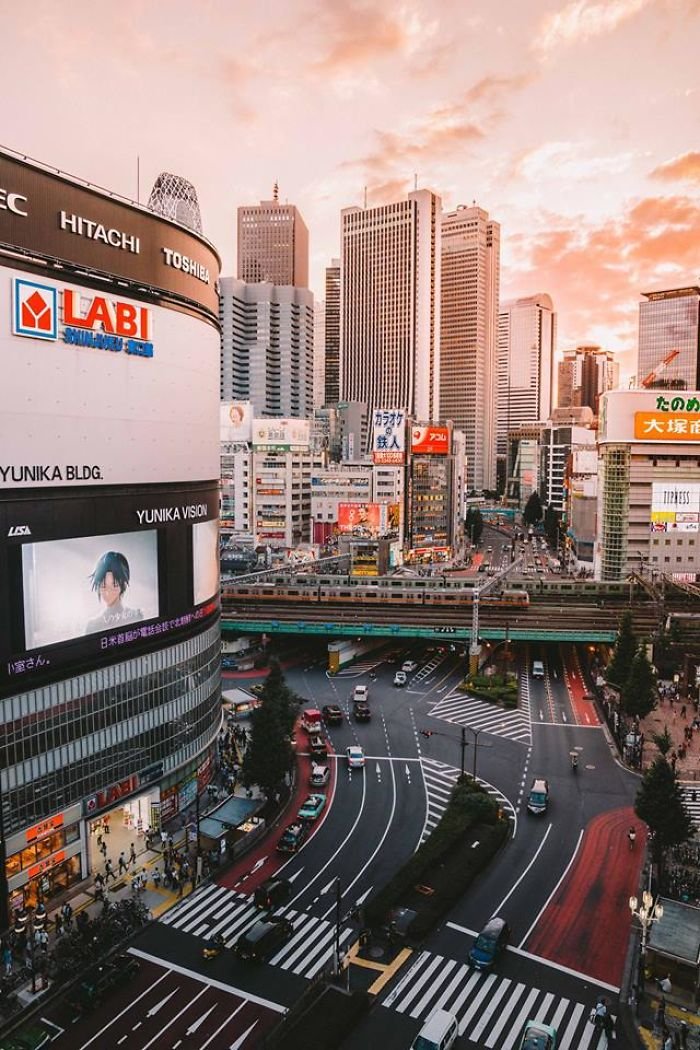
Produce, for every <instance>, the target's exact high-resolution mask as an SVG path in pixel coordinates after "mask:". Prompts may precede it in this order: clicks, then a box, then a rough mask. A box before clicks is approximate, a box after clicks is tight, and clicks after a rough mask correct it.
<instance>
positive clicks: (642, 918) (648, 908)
mask: <svg viewBox="0 0 700 1050" xmlns="http://www.w3.org/2000/svg"><path fill="white" fill-rule="evenodd" d="M629 906H630V912H631V913H632V915H633V916H636V917H637V918H638V919H639V923H640V925H641V927H642V948H641V953H640V956H639V977H638V978H637V1002H639V989H640V985H641V986H642V987H643V982H644V971H645V959H646V953H647V941H648V940H649V933H650V931H651V927H652V925H653V924H654V923H655V922H660V921H661V919H663V917H664V906H663V904H662V903H661V901H659V900H656V901H654V898H653V897H652V895H651V893H650V892H649V890H644V892H643V893H642V900H641V904H640V902H639V901H638V900H637V898H636V897H630V900H629Z"/></svg>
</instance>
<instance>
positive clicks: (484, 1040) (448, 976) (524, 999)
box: [382, 951, 608, 1050]
mask: <svg viewBox="0 0 700 1050" xmlns="http://www.w3.org/2000/svg"><path fill="white" fill-rule="evenodd" d="M382 1006H384V1007H386V1008H387V1009H391V1010H395V1011H396V1012H397V1013H400V1014H404V1015H405V1016H406V1017H412V1018H414V1019H415V1020H418V1021H421V1022H423V1021H425V1020H426V1018H427V1017H428V1016H429V1015H430V1014H431V1013H433V1011H434V1010H437V1009H443V1010H449V1012H450V1013H452V1014H454V1015H455V1017H456V1018H457V1020H458V1023H459V1034H460V1036H465V1037H466V1039H467V1040H469V1042H470V1043H473V1044H476V1045H477V1046H479V1047H484V1048H487V1050H514V1048H515V1047H516V1046H517V1043H518V1040H519V1038H520V1036H521V1035H522V1031H523V1027H524V1026H525V1024H526V1023H527V1022H528V1021H544V1022H545V1024H548V1025H551V1026H552V1028H555V1029H556V1030H557V1034H558V1038H557V1050H605V1048H606V1047H607V1045H608V1041H607V1037H606V1036H605V1035H604V1033H602V1032H599V1031H597V1030H596V1029H595V1028H594V1027H593V1025H592V1024H591V1023H590V1021H589V1015H590V1009H591V1004H590V1003H588V1004H587V1005H586V1004H584V1003H577V1002H575V1001H574V1000H572V999H566V998H564V997H561V996H556V995H554V994H553V993H552V992H544V991H542V990H541V989H539V988H533V987H531V986H529V985H526V984H524V983H522V982H520V981H515V980H511V979H510V978H508V977H501V976H500V975H498V974H495V973H490V974H485V973H483V972H481V971H479V970H474V969H472V967H471V966H467V965H466V964H464V963H459V962H458V961H457V960H455V959H449V958H446V957H445V956H442V955H437V954H435V953H433V952H428V951H423V952H421V953H420V955H419V956H418V957H417V959H416V961H415V963H414V964H413V965H412V966H411V967H410V969H409V970H408V972H407V973H406V974H405V975H404V977H402V979H401V980H400V981H399V983H398V984H397V985H396V987H395V988H394V989H393V990H392V991H391V992H389V994H388V995H387V996H386V998H385V999H384V1000H383V1002H382Z"/></svg>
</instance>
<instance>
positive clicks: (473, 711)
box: [430, 693, 532, 745]
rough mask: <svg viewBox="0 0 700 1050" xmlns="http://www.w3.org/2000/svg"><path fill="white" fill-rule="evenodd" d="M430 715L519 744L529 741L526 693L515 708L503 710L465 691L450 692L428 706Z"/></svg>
mask: <svg viewBox="0 0 700 1050" xmlns="http://www.w3.org/2000/svg"><path fill="white" fill-rule="evenodd" d="M430 715H431V717H432V718H440V719H442V721H443V722H453V723H455V724H456V725H460V726H473V727H474V729H483V730H484V732H486V733H490V734H491V735H492V736H500V737H505V738H506V739H507V740H517V741H518V743H521V744H528V745H529V744H531V743H532V727H531V725H530V703H529V697H528V699H527V703H524V704H522V705H521V707H520V708H518V710H516V711H506V710H504V709H503V708H502V707H499V706H498V705H497V704H490V703H488V702H487V701H486V700H478V699H477V698H476V697H474V696H467V695H466V694H465V693H451V694H450V695H449V696H447V697H445V698H444V699H443V700H438V702H437V703H436V704H435V706H434V707H433V708H431V710H430Z"/></svg>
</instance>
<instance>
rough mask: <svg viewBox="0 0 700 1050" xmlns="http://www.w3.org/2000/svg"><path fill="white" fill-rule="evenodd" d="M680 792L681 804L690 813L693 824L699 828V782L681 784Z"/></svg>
mask: <svg viewBox="0 0 700 1050" xmlns="http://www.w3.org/2000/svg"><path fill="white" fill-rule="evenodd" d="M681 794H682V796H683V804H684V806H685V808H686V809H687V810H688V812H689V813H690V816H691V819H692V821H693V824H694V825H695V827H696V828H700V784H697V785H696V784H692V785H689V786H687V787H686V786H685V784H681ZM693 796H695V797H693Z"/></svg>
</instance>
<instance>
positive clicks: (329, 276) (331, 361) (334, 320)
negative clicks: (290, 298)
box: [323, 259, 340, 405]
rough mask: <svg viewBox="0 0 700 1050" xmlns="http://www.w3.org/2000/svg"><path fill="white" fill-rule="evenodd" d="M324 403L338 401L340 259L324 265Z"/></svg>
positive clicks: (336, 402)
mask: <svg viewBox="0 0 700 1050" xmlns="http://www.w3.org/2000/svg"><path fill="white" fill-rule="evenodd" d="M324 397H325V400H324V402H323V403H324V405H337V404H338V402H339V401H340V259H331V264H330V266H327V267H326V390H325V395H324Z"/></svg>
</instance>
